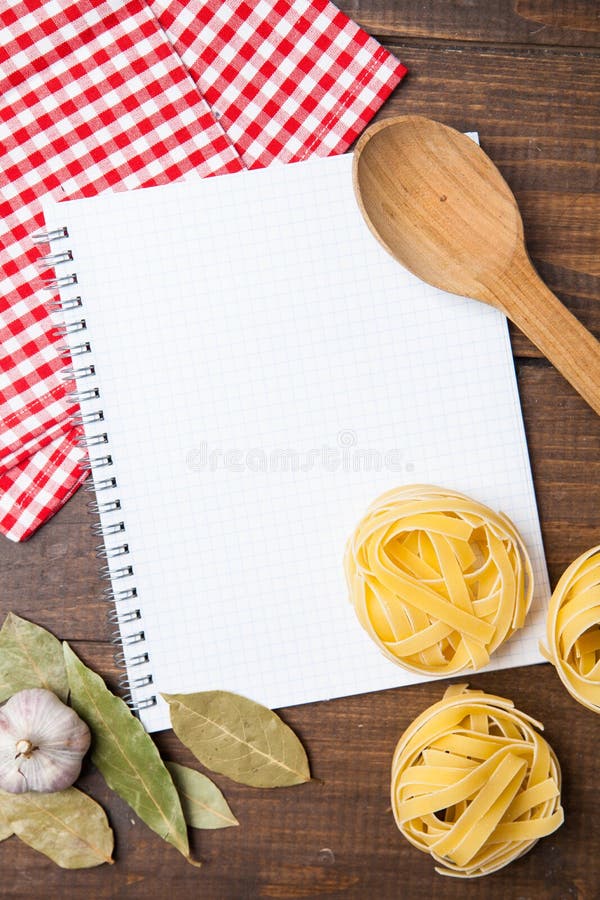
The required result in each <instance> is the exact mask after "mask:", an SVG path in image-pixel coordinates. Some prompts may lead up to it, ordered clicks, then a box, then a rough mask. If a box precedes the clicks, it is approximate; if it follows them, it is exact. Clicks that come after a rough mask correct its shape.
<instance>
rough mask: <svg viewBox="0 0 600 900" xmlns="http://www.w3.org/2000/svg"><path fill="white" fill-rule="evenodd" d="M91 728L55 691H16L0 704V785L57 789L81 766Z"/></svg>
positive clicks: (70, 780) (68, 782)
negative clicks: (2, 704) (0, 706)
mask: <svg viewBox="0 0 600 900" xmlns="http://www.w3.org/2000/svg"><path fill="white" fill-rule="evenodd" d="M90 740H91V736H90V730H89V728H88V727H87V725H86V724H85V722H82V720H81V719H80V718H79V716H78V715H77V713H76V712H75V711H74V710H73V709H71V708H70V707H69V706H65V704H64V703H62V701H61V700H59V699H58V697H57V696H56V694H53V693H52V691H47V690H44V689H43V688H31V689H30V690H26V691H19V692H18V693H17V694H14V695H13V696H12V697H11V698H10V700H8V701H7V702H6V703H5V704H4V706H3V707H2V708H1V709H0V788H2V789H3V790H5V791H10V792H11V793H13V794H21V793H23V792H24V791H42V792H46V793H50V792H52V791H62V790H63V789H64V788H67V787H69V786H70V785H72V784H73V782H74V781H75V779H76V778H77V776H78V775H79V772H80V771H81V760H82V759H83V757H84V756H85V753H86V752H87V750H88V748H89V746H90Z"/></svg>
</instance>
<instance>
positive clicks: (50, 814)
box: [0, 787, 114, 869]
mask: <svg viewBox="0 0 600 900" xmlns="http://www.w3.org/2000/svg"><path fill="white" fill-rule="evenodd" d="M0 814H1V815H2V817H3V818H4V820H5V821H6V822H7V823H8V825H9V826H10V828H11V829H12V830H13V831H14V833H15V834H17V835H18V836H19V837H20V838H21V840H22V841H23V842H24V843H25V844H28V845H29V846H30V847H33V849H34V850H38V851H39V852H40V853H43V854H44V856H48V857H49V858H50V859H51V860H52V861H53V862H55V863H56V864H57V865H59V866H61V867H62V868H63V869H88V868H91V867H92V866H100V865H102V863H112V862H113V860H112V850H113V843H114V836H113V832H112V828H111V827H110V825H109V824H108V819H107V818H106V814H105V812H104V810H103V809H102V807H101V806H100V805H99V804H98V803H96V801H95V800H92V798H91V797H88V795H87V794H84V793H82V792H81V791H78V790H77V788H73V787H70V788H67V789H66V790H65V791H56V792H55V793H53V794H39V793H36V792H34V791H29V792H27V793H25V794H9V793H7V792H6V791H0Z"/></svg>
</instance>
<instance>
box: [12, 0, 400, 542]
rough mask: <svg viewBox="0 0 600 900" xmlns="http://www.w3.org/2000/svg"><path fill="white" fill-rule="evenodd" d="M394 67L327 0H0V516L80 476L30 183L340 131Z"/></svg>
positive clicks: (206, 160) (258, 154) (92, 188)
mask: <svg viewBox="0 0 600 900" xmlns="http://www.w3.org/2000/svg"><path fill="white" fill-rule="evenodd" d="M404 72H405V69H404V67H403V66H402V65H401V64H400V63H399V62H398V61H397V60H396V59H394V57H392V56H391V55H390V54H389V53H387V51H385V50H384V49H383V48H382V47H381V46H380V45H379V44H377V42H376V41H374V40H373V39H372V38H370V37H368V35H366V34H365V32H364V31H362V30H361V29H360V28H359V27H358V26H357V25H356V24H355V23H353V22H351V21H350V20H349V19H348V18H347V17H346V16H345V15H343V14H342V13H341V12H339V10H337V9H336V8H335V7H334V6H333V5H332V4H331V3H329V2H327V0H294V2H288V0H285V2H282V0H252V2H238V0H222V2H217V0H207V2H200V0H188V2H182V0H172V2H168V0H154V2H151V3H144V2H141V0H135V2H134V0H126V2H122V0H119V2H118V0H106V2H71V0H46V2H43V0H20V2H9V8H8V9H1V10H0V215H1V217H2V221H3V232H2V237H1V238H0V267H1V272H0V279H1V280H0V422H1V427H0V531H2V532H3V533H4V534H6V535H7V536H8V537H10V538H11V539H13V540H24V539H26V538H27V537H29V536H30V535H31V534H32V533H33V532H34V531H35V530H36V528H37V527H39V525H40V524H42V522H44V521H45V520H46V519H47V518H49V517H50V516H51V515H53V513H55V512H56V511H57V510H58V509H59V508H60V507H61V506H62V505H63V503H64V502H65V501H66V500H67V499H68V498H69V497H70V496H71V494H72V493H73V492H74V491H75V490H76V489H77V488H78V486H79V485H80V484H81V482H82V481H83V480H84V479H85V474H86V473H85V471H84V470H83V469H82V468H81V466H80V463H81V462H82V460H83V458H84V452H83V451H82V450H81V449H80V448H79V447H78V446H77V438H78V436H79V432H78V430H77V428H75V427H74V426H73V425H72V421H71V418H72V415H73V414H74V412H75V411H76V409H77V404H76V403H75V402H74V401H73V400H72V399H70V398H69V393H68V391H69V390H71V389H72V388H73V387H74V385H73V384H72V383H71V384H67V385H65V384H63V382H62V380H61V378H60V370H61V368H62V367H63V365H64V362H65V361H64V359H62V358H61V356H60V343H61V342H60V339H59V338H58V337H57V335H56V332H55V331H54V329H53V322H52V318H51V315H50V312H49V301H50V300H51V295H50V293H49V292H48V293H46V296H44V293H45V292H43V291H40V272H39V258H40V251H39V248H36V247H35V246H34V245H33V243H32V241H31V235H32V234H33V233H34V232H36V231H38V230H40V228H42V227H43V218H42V214H41V205H40V198H41V197H42V196H44V195H48V194H49V195H51V196H53V197H55V198H67V197H69V198H73V197H77V196H90V195H94V194H97V193H99V192H100V191H102V190H107V189H113V190H115V189H131V188H136V187H143V186H146V185H151V184H158V183H164V182H167V181H173V180H176V179H178V178H181V177H185V175H186V174H187V173H189V172H192V171H194V172H197V173H198V174H200V175H215V174H220V173H225V172H234V171H238V170H240V169H242V168H245V167H251V166H263V165H266V164H268V163H269V162H271V161H272V160H273V159H279V160H281V161H285V162H287V161H291V160H296V159H302V158H305V157H307V156H309V155H310V154H312V153H319V154H321V155H327V154H331V153H337V152H341V151H343V150H345V149H347V147H348V146H349V144H350V143H351V142H352V140H354V138H355V137H356V136H357V134H358V133H359V132H360V131H361V130H362V128H363V126H364V125H365V124H366V122H367V121H368V120H369V119H370V117H371V116H372V115H373V113H374V112H375V111H376V110H377V108H378V107H379V106H380V105H381V103H382V102H383V101H384V99H385V98H386V97H387V96H388V94H389V93H390V91H391V90H392V89H393V88H394V87H395V85H396V84H397V83H398V82H399V81H400V79H401V78H402V76H403V75H404Z"/></svg>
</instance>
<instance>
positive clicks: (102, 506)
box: [33, 227, 157, 712]
mask: <svg viewBox="0 0 600 900" xmlns="http://www.w3.org/2000/svg"><path fill="white" fill-rule="evenodd" d="M68 237H69V231H68V229H67V228H66V227H65V228H53V229H50V230H48V231H43V232H39V233H38V234H35V235H33V242H34V244H36V245H38V244H50V245H52V244H53V243H54V242H55V241H62V240H63V239H65V238H68ZM38 265H39V268H40V269H41V270H42V271H43V272H44V274H43V275H42V276H41V278H42V282H43V286H44V287H45V288H46V289H48V290H50V291H52V292H54V293H56V292H57V291H59V290H60V291H63V294H64V296H60V297H54V298H53V299H52V300H51V302H50V303H49V308H50V312H51V313H55V314H58V315H59V316H60V317H61V322H60V324H58V325H56V326H55V333H56V334H57V335H59V336H60V337H62V338H64V343H63V346H61V347H60V348H59V353H60V356H61V358H62V359H64V360H65V366H64V369H63V371H62V373H61V377H62V380H63V382H64V383H65V384H67V385H69V386H70V385H71V384H72V382H76V388H74V389H71V390H68V391H67V398H68V400H69V401H70V402H71V403H72V404H77V405H78V406H79V409H78V411H77V412H76V413H75V414H74V415H73V424H74V425H75V426H77V427H79V428H82V429H85V433H84V434H82V435H81V436H80V437H78V438H77V440H76V443H77V446H79V447H81V448H82V449H85V450H87V451H91V453H94V455H91V454H88V457H87V459H85V460H84V461H83V462H82V463H80V465H81V467H82V468H83V469H84V470H87V471H89V472H92V473H93V475H94V478H93V480H92V479H90V481H89V482H88V484H86V485H85V490H88V491H90V492H91V493H93V494H94V497H93V499H92V500H90V501H89V502H88V508H89V510H90V512H91V513H92V514H94V515H96V516H99V517H100V521H98V522H95V523H94V524H93V525H92V532H93V534H95V535H96V536H97V537H99V538H101V539H102V543H101V544H99V545H98V546H97V547H96V556H97V557H98V558H99V559H102V560H105V563H104V565H102V566H101V569H100V574H101V576H102V577H103V578H105V579H107V580H108V581H109V582H110V583H109V586H108V587H106V588H105V590H104V592H103V599H104V600H105V601H106V602H108V603H110V604H112V608H111V609H110V611H109V613H108V621H109V623H110V625H112V626H113V629H112V637H111V640H112V642H113V643H115V644H119V645H120V647H121V649H120V650H119V651H118V652H116V653H115V662H116V664H117V666H119V667H120V668H122V669H124V672H123V673H122V674H121V676H120V678H119V686H120V687H121V688H122V689H123V691H124V692H125V693H124V699H125V700H126V702H127V703H128V704H129V706H130V707H131V708H132V709H133V710H135V711H136V712H137V711H139V710H142V709H148V708H149V707H152V706H155V705H156V702H157V701H156V695H155V694H152V693H150V694H148V696H142V697H140V696H139V692H140V691H141V690H143V689H144V688H146V687H150V685H152V683H153V678H152V674H151V673H149V672H143V671H142V672H141V674H140V675H136V677H135V678H134V677H129V672H130V671H131V669H132V668H134V667H135V668H137V667H138V666H146V667H147V666H148V665H149V663H150V658H149V656H148V653H147V652H146V651H145V650H144V644H145V641H146V635H145V632H144V628H143V615H142V611H141V609H140V607H139V606H137V604H136V601H137V596H138V592H137V588H136V587H135V586H134V585H132V584H131V581H132V579H133V578H134V569H133V565H131V563H128V562H127V557H128V556H129V554H130V550H129V543H128V540H127V528H126V525H125V518H124V515H123V511H122V506H121V500H120V498H119V497H118V496H115V493H116V491H117V490H118V484H117V479H116V476H115V475H114V474H111V468H112V467H113V466H114V461H113V457H112V453H111V450H110V436H109V431H108V430H105V429H106V425H105V424H104V411H103V410H102V408H101V406H100V399H101V398H100V389H99V388H98V387H97V386H94V385H93V384H92V386H91V387H89V388H88V387H82V382H83V383H85V381H84V380H86V379H93V378H94V377H95V375H96V367H95V364H94V361H93V348H92V345H91V343H90V341H88V340H87V339H86V336H85V332H86V331H87V323H86V319H85V312H84V309H85V303H84V300H83V299H82V296H81V295H80V294H75V293H73V294H71V293H70V291H69V290H68V289H69V288H70V287H71V286H73V285H76V284H78V278H77V273H76V272H75V271H74V269H75V268H76V260H75V259H74V254H73V252H72V251H71V250H70V249H68V248H67V249H64V250H63V249H62V247H61V248H60V249H58V250H57V251H56V252H55V251H54V248H53V247H52V246H51V248H50V252H49V253H47V254H45V255H43V256H41V257H40V259H39V260H38ZM65 265H68V266H69V269H68V270H67V274H64V275H63V274H60V273H59V272H57V271H56V270H57V267H59V266H65ZM45 270H54V271H53V272H49V273H48V275H49V276H52V277H48V276H47V275H46V274H45ZM84 357H87V358H88V359H89V360H90V361H89V363H87V364H85V363H86V360H85V359H84ZM79 359H81V364H79ZM99 448H105V452H103V450H99ZM94 451H95V452H94ZM105 471H106V475H103V474H101V473H103V472H105ZM105 492H106V493H105ZM105 496H106V499H105ZM121 584H122V585H123V586H122V587H121ZM134 698H135V699H134Z"/></svg>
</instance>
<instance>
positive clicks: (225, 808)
mask: <svg viewBox="0 0 600 900" xmlns="http://www.w3.org/2000/svg"><path fill="white" fill-rule="evenodd" d="M166 765H167V769H168V770H169V772H170V773H171V778H172V779H173V783H174V784H175V787H176V788H177V791H178V793H179V797H180V799H181V805H182V807H183V813H184V815H185V820H186V822H187V823H188V825H191V826H192V828H229V827H230V826H231V825H239V824H240V823H239V822H238V820H237V819H236V817H235V816H234V815H233V813H232V812H231V810H230V809H229V805H228V803H227V801H226V799H225V797H224V796H223V794H222V793H221V791H220V790H219V788H218V787H217V785H216V784H215V783H214V782H213V781H211V780H210V778H208V777H207V776H206V775H203V774H202V772H197V771H196V769H190V768H189V767H188V766H181V765H179V763H174V762H168V763H167V764H166Z"/></svg>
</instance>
